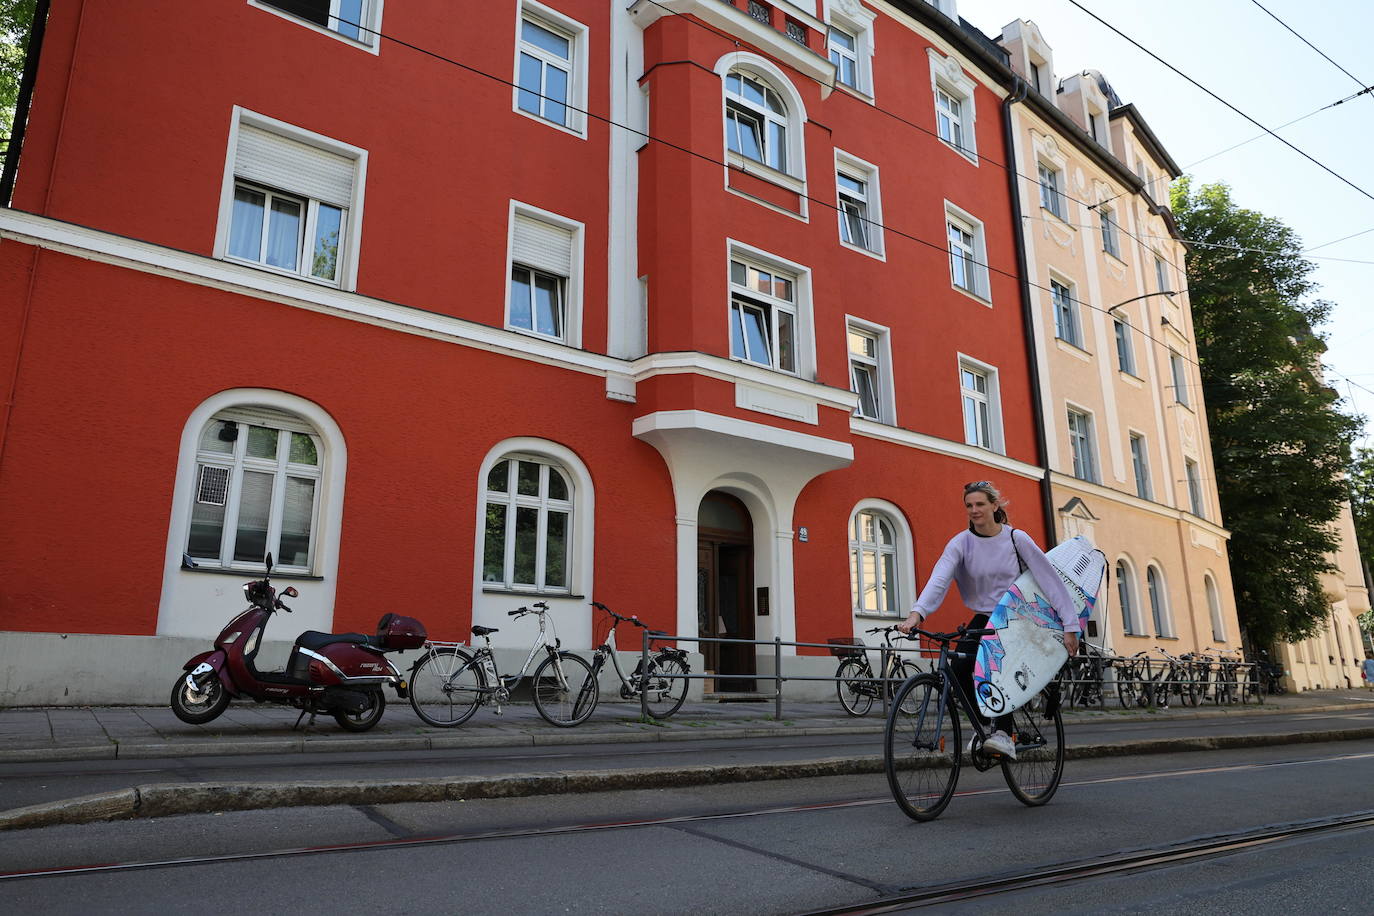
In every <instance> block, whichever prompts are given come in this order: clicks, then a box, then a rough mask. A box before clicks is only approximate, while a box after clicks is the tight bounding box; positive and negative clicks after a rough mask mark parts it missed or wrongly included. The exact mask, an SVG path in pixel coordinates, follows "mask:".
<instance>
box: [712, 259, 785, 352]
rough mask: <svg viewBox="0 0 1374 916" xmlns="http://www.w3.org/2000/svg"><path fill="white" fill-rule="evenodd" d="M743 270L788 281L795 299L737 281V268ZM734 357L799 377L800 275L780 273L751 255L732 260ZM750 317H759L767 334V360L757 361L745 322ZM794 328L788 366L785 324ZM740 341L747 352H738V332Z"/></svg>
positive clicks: (730, 283) (731, 325)
mask: <svg viewBox="0 0 1374 916" xmlns="http://www.w3.org/2000/svg"><path fill="white" fill-rule="evenodd" d="M736 267H742V268H743V269H744V270H745V271H746V278H747V277H748V271H759V272H760V273H766V274H767V275H768V276H769V277H770V278H771V279H772V280H774V281H777V280H783V281H786V282H787V283H788V284H789V286H790V288H791V293H792V295H791V298H790V299H789V298H786V297H783V296H779V295H777V294H776V293H775V292H763V291H761V290H758V289H754V288H753V287H751V286H749V285H748V284H747V283H744V284H741V283H739V282H737V281H736V279H735V268H736ZM729 285H730V358H731V359H733V360H738V361H739V362H744V363H750V364H752V365H755V366H762V367H763V368H765V369H772V370H773V371H775V372H785V373H787V374H788V375H798V374H799V371H800V367H801V359H800V353H799V350H800V347H799V346H798V343H799V338H800V336H801V328H800V327H799V325H800V321H801V319H800V316H799V314H798V310H797V296H798V289H797V286H798V284H797V275H796V274H794V273H792V272H791V271H779V270H778V269H777V268H775V267H773V266H771V265H769V264H766V263H763V262H760V261H757V260H755V259H753V258H749V257H747V256H740V255H736V256H734V257H732V258H731V259H730V275H729ZM746 314H752V315H756V316H757V317H758V318H759V319H760V321H761V323H762V325H763V330H764V332H765V335H766V339H765V341H764V347H765V349H766V350H767V353H766V354H765V355H766V356H767V359H766V360H763V359H758V358H756V355H755V354H753V353H752V352H751V349H752V348H751V347H750V344H749V340H750V338H749V335H748V334H746V333H745V332H744V324H743V322H744V320H745V315H746ZM789 319H790V327H791V339H790V342H789V343H790V346H791V350H792V365H791V367H790V368H789V367H785V366H783V365H782V350H783V348H782V346H781V340H782V331H783V328H784V326H785V325H787V324H789ZM737 330H738V335H739V336H738V339H739V341H740V343H741V345H742V346H743V347H744V351H745V352H744V353H743V354H742V355H741V354H737V353H736V352H735V341H736V332H737Z"/></svg>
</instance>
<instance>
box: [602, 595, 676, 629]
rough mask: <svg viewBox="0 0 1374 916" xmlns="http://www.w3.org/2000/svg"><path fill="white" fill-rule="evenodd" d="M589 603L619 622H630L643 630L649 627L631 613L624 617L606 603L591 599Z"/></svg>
mask: <svg viewBox="0 0 1374 916" xmlns="http://www.w3.org/2000/svg"><path fill="white" fill-rule="evenodd" d="M591 604H592V607H594V608H598V609H600V610H603V611H605V612H606V613H607V614H610V615H611V616H612V617H614V618H615V619H616V620H617V621H620V622H623V623H632V624H634V625H635V626H637V627H642V628H643V629H645V630H647V629H649V625H648V624H647V623H644V622H643V621H642V620H640V619H639V618H638V617H636V616H634V615H633V614H631V615H630V616H629V617H625V616H624V615H621V614H617V613H616V612H615V611H613V610H611V609H610V608H608V607H606V605H604V604H602V603H601V602H600V601H593V602H592V603H591ZM662 635H666V634H662Z"/></svg>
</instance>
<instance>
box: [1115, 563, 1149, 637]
mask: <svg viewBox="0 0 1374 916" xmlns="http://www.w3.org/2000/svg"><path fill="white" fill-rule="evenodd" d="M1123 571H1124V575H1123ZM1114 572H1115V574H1116V589H1117V592H1116V596H1117V602H1118V603H1119V604H1120V605H1121V632H1122V635H1123V636H1144V635H1146V634H1144V633H1142V632H1140V630H1141V626H1140V611H1141V607H1140V588H1139V582H1138V581H1137V578H1136V572H1135V564H1134V563H1132V562H1131V561H1130V559H1129V558H1128V557H1125V556H1121V557H1117V558H1116V568H1115V570H1114Z"/></svg>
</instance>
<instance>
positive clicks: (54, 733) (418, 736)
mask: <svg viewBox="0 0 1374 916" xmlns="http://www.w3.org/2000/svg"><path fill="white" fill-rule="evenodd" d="M1266 700H1267V702H1266V703H1265V704H1264V705H1253V704H1252V705H1233V706H1227V707H1214V706H1211V705H1203V706H1200V707H1197V708H1192V707H1181V708H1180V707H1177V706H1175V707H1171V708H1169V709H1163V710H1159V709H1144V710H1130V711H1126V710H1122V709H1120V708H1119V707H1115V706H1108V707H1107V708H1106V709H1105V710H1073V711H1068V710H1066V711H1065V716H1064V720H1065V724H1066V726H1070V725H1072V724H1073V723H1083V722H1113V721H1123V720H1124V721H1137V722H1139V721H1149V722H1151V723H1153V724H1159V725H1164V726H1166V728H1167V723H1169V722H1171V721H1182V720H1197V719H1218V720H1229V721H1232V722H1234V721H1236V720H1240V719H1244V718H1245V717H1250V716H1270V715H1274V714H1298V713H1301V714H1321V713H1333V714H1336V713H1341V712H1347V713H1348V712H1350V711H1352V710H1356V709H1358V710H1368V709H1370V708H1374V693H1371V692H1366V691H1363V690H1325V691H1310V692H1305V693H1300V694H1283V695H1279V696H1270V697H1266ZM774 710H775V707H774V704H773V702H772V701H768V702H751V703H739V702H732V703H719V702H713V703H705V702H698V703H688V704H686V705H684V706H683V708H682V709H681V710H679V711H678V713H677V714H676V715H675V716H673V717H672V718H671V719H668V720H666V721H663V722H654V723H649V722H644V721H642V720H641V719H640V717H639V707H638V706H637V705H636V704H633V703H611V702H603V703H602V704H601V705H600V706H599V707H598V709H597V710H596V712H595V713H594V714H593V716H592V717H591V718H590V719H589V720H587V721H586V722H584V723H583V724H582V725H580V726H577V727H576V728H557V727H555V726H552V725H549V724H548V723H547V722H545V721H544V720H543V719H541V718H540V717H539V715H538V713H537V712H535V710H534V708H533V706H532V705H529V704H512V705H508V706H506V707H505V708H504V714H503V715H501V716H497V715H495V713H494V712H493V710H492V709H490V708H483V709H479V710H478V711H477V713H476V715H474V716H473V718H472V719H470V720H468V722H467V723H465V724H464V725H462V726H459V727H457V728H452V729H440V728H433V727H431V726H428V725H426V724H425V723H423V722H422V721H421V720H420V719H419V718H418V717H416V715H415V713H414V712H413V711H412V710H411V709H410V706H409V705H408V704H405V703H395V702H393V703H392V704H391V706H390V708H389V709H388V710H387V712H386V714H385V715H384V716H383V717H382V720H381V722H380V723H379V724H378V725H377V726H376V727H375V728H373V729H372V730H371V731H369V732H366V733H364V734H353V733H349V732H345V731H343V730H342V729H341V728H340V727H339V726H338V725H337V724H336V723H335V722H334V720H333V719H332V718H330V717H326V716H321V717H320V718H318V719H317V720H316V721H315V723H314V724H313V725H312V724H308V722H309V717H307V720H306V722H303V723H302V727H301V728H300V729H296V728H294V727H293V726H294V725H295V722H296V719H297V717H298V716H299V713H298V712H297V711H296V710H292V709H289V708H285V707H279V706H273V705H256V704H243V703H234V704H232V705H230V707H229V708H228V710H226V711H225V713H224V714H223V715H222V716H220V717H219V718H218V719H216V720H215V721H214V722H211V723H209V724H207V725H202V726H196V725H187V724H186V723H183V722H181V721H180V720H178V719H177V718H176V717H175V716H174V715H173V714H172V711H171V709H170V708H168V707H149V706H113V707H47V708H11V709H0V766H3V764H5V763H33V762H39V761H63V760H114V759H121V760H128V759H149V758H168V757H187V756H208V755H216V756H220V755H240V754H290V753H321V752H359V751H402V750H430V749H444V748H464V747H533V746H546V745H577V744H608V743H635V742H651V741H693V740H722V739H729V738H755V737H782V736H796V737H802V736H810V735H846V734H853V735H864V734H872V735H877V734H879V733H881V731H882V727H883V716H882V709H881V706H880V704H877V703H875V704H874V707H873V709H872V710H870V712H869V714H868V716H866V717H863V718H853V717H850V716H848V715H845V713H844V711H843V710H842V709H841V708H840V705H839V703H838V701H834V702H829V703H817V702H788V703H785V704H784V705H783V710H782V711H783V718H781V719H780V720H775V719H774V718H773V715H774ZM1219 732H1220V730H1219ZM1368 738H1374V729H1370V728H1346V729H1336V730H1332V731H1322V732H1317V731H1312V730H1307V731H1303V732H1296V731H1295V732H1292V733H1288V734H1265V735H1245V734H1239V735H1237V734H1230V735H1222V734H1220V733H1218V734H1216V735H1212V736H1207V737H1198V736H1192V737H1187V738H1185V737H1181V736H1178V737H1172V738H1153V739H1147V740H1144V741H1130V742H1115V743H1106V744H1101V745H1093V746H1085V745H1082V744H1080V745H1077V746H1075V745H1074V744H1073V742H1072V741H1070V742H1069V746H1068V748H1067V750H1068V752H1069V756H1070V757H1073V758H1084V757H1098V756H1115V755H1118V754H1127V753H1129V754H1141V753H1161V752H1168V751H1185V750H1211V749H1217V748H1222V747H1244V746H1255V745H1259V744H1283V743H1292V742H1297V741H1312V740H1359V739H1368ZM881 771H882V759H881V755H874V754H867V755H860V756H848V757H838V758H825V759H821V760H810V761H792V762H788V763H778V764H745V765H734V766H717V765H702V766H689V767H674V768H672V769H671V770H668V769H663V768H643V769H628V770H627V769H623V768H622V769H618V770H614V771H606V770H584V771H577V772H571V771H569V772H562V773H552V774H549V773H545V774H538V775H520V774H515V775H510V776H501V777H494V778H493V777H480V778H459V777H448V778H442V779H433V778H425V779H396V780H387V781H377V780H368V781H357V780H353V781H345V780H338V781H320V780H315V781H296V782H291V783H257V784H251V785H250V784H233V783H223V784H197V785H195V786H194V787H191V786H187V785H185V784H179V785H154V786H139V787H135V788H132V789H124V790H119V791H116V792H106V793H101V794H100V795H96V796H85V797H83V798H80V799H71V800H68V801H64V802H53V803H49V804H44V805H33V806H30V807H28V808H20V809H15V810H12V811H8V812H0V830H5V829H15V828H23V827H35V826H45V825H48V824H55V823H82V822H88V821H92V820H107V819H114V818H126V817H151V816H165V815H171V814H184V813H192V812H196V811H221V810H234V809H246V808H266V807H285V806H292V805H320V804H384V803H392V802H399V801H439V800H445V799H457V798H479V797H488V798H490V797H510V796H515V795H537V794H549V793H561V792H578V791H607V790H617V789H626V788H647V787H667V786H674V785H690V784H704V783H718V782H735V781H752V780H760V779H782V778H803V777H809V776H823V775H845V774H852V773H869V772H881ZM192 789H194V791H191V790H192Z"/></svg>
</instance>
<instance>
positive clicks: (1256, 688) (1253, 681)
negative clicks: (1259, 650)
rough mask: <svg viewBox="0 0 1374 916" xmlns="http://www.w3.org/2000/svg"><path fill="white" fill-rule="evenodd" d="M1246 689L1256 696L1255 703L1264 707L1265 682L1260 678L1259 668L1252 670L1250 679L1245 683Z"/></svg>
mask: <svg viewBox="0 0 1374 916" xmlns="http://www.w3.org/2000/svg"><path fill="white" fill-rule="evenodd" d="M1245 684H1246V687H1247V688H1248V689H1249V690H1250V691H1251V692H1252V693H1253V694H1254V699H1255V702H1256V703H1258V704H1259V705H1261V706H1263V705H1264V681H1263V679H1262V678H1261V677H1260V672H1259V669H1258V668H1252V669H1250V677H1249V679H1248V680H1246V682H1245Z"/></svg>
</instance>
